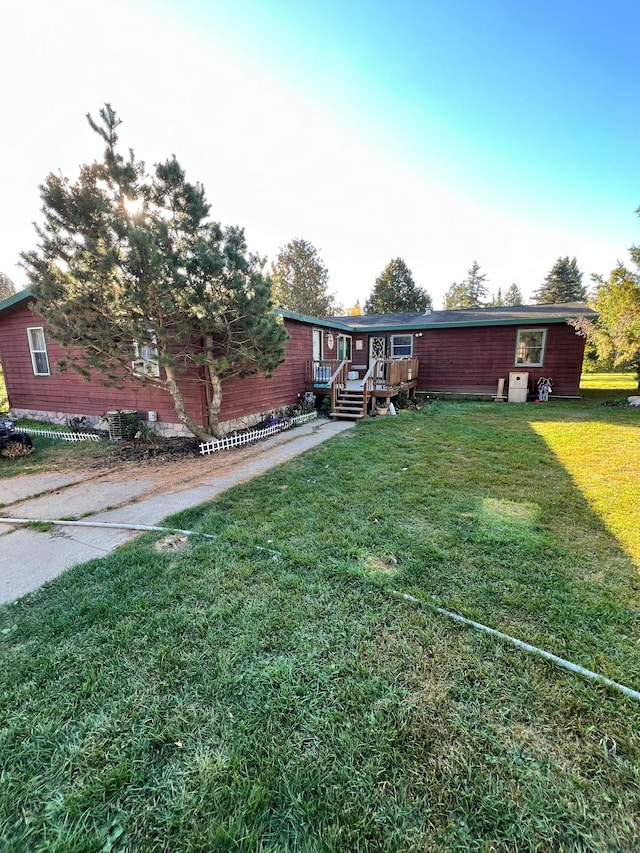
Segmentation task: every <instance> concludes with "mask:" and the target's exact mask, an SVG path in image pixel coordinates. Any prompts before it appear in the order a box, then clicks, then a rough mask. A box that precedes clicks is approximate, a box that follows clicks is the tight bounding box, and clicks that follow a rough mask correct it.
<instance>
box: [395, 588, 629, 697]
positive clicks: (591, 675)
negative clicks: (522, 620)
mask: <svg viewBox="0 0 640 853" xmlns="http://www.w3.org/2000/svg"><path fill="white" fill-rule="evenodd" d="M393 594H394V595H397V596H399V597H400V598H404V600H405V601H410V602H411V603H412V604H425V602H423V601H421V600H420V599H419V598H416V597H415V596H413V595H409V594H408V593H406V592H397V591H396V590H394V591H393ZM426 606H427V607H430V608H433V609H434V610H435V611H436V613H439V614H440V615H441V616H447V617H448V618H449V619H453V620H454V621H455V622H461V623H462V624H463V625H470V626H471V627H472V628H475V629H476V630H478V631H483V632H484V633H485V634H490V635H491V636H492V637H497V638H498V639H499V640H504V641H505V642H507V643H511V645H512V646H515V647H516V648H518V649H522V651H524V652H528V653H529V654H532V655H538V656H539V657H542V658H545V660H549V661H551V662H552V663H555V664H556V666H560V667H562V668H563V669H567V670H569V672H573V673H575V674H576V675H581V676H582V677H583V678H588V679H590V680H591V681H597V682H599V683H600V684H604V685H605V686H606V687H611V688H612V689H613V690H618V691H619V692H620V693H623V694H624V695H625V696H628V697H629V699H635V701H636V702H640V692H639V691H638V690H633V689H632V688H631V687H625V685H624V684H619V683H618V682H617V681H613V680H612V679H611V678H607V677H606V676H605V675H599V673H597V672H593V671H592V670H590V669H585V668H584V667H583V666H580V665H579V664H577V663H572V662H571V661H570V660H565V659H564V658H561V657H558V655H554V654H552V653H551V652H546V651H545V650H544V649H539V648H538V647H537V646H532V645H530V644H529V643H525V642H523V641H522V640H518V639H517V638H516V637H511V636H510V635H509V634H503V633H502V631H496V629H495V628H489V627H488V626H487V625H482V624H481V623H480V622H474V621H473V619H467V618H466V617H465V616H460V614H459V613H453V612H452V611H451V610H445V609H444V607H437V606H435V605H432V604H428V603H427V604H426Z"/></svg>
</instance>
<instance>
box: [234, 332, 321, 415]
mask: <svg viewBox="0 0 640 853" xmlns="http://www.w3.org/2000/svg"><path fill="white" fill-rule="evenodd" d="M284 325H285V328H286V330H287V332H288V333H289V341H288V343H287V351H286V357H285V361H284V362H283V364H281V365H280V366H279V367H277V368H276V369H275V371H274V372H273V375H272V376H271V378H266V377H265V376H263V375H262V374H259V375H257V376H247V377H245V378H244V379H233V380H231V381H229V382H225V383H223V386H222V411H221V414H220V420H221V421H227V420H233V419H235V418H241V417H243V416H244V415H249V414H253V413H256V412H268V411H269V410H271V409H279V408H280V407H281V406H288V405H290V404H291V403H296V402H297V401H298V400H299V399H300V398H301V397H302V396H303V395H304V390H305V388H304V365H305V361H309V360H310V359H311V358H312V354H313V349H312V334H311V330H312V328H313V327H312V326H309V325H307V324H306V323H301V322H299V321H297V320H289V319H285V321H284Z"/></svg>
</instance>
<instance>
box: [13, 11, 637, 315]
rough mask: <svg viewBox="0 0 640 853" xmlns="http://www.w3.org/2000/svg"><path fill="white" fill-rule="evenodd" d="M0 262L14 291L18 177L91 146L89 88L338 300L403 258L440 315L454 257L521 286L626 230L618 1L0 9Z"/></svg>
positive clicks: (626, 66)
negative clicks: (304, 250)
mask: <svg viewBox="0 0 640 853" xmlns="http://www.w3.org/2000/svg"><path fill="white" fill-rule="evenodd" d="M1 8H2V17H1V21H2V26H1V28H0V72H1V74H2V81H3V82H2V134H1V139H2V141H1V143H0V145H1V150H2V157H1V158H0V164H1V165H0V169H1V170H2V171H1V174H0V180H1V183H0V186H1V195H0V271H2V272H5V273H7V274H8V275H9V276H10V277H11V278H12V279H13V280H14V281H15V283H16V284H17V285H19V286H22V285H24V284H25V283H26V280H25V277H24V274H23V272H22V271H21V270H20V269H19V268H18V267H17V263H18V260H19V253H20V251H22V250H25V249H28V248H31V247H33V245H34V243H35V239H36V238H35V233H34V230H33V226H32V222H33V221H34V220H37V219H38V216H39V212H38V211H39V197H38V185H39V183H41V182H42V180H43V178H44V177H45V175H46V174H47V173H48V172H51V171H55V172H57V171H61V172H62V173H63V174H65V175H68V176H70V177H72V176H74V175H75V174H76V171H77V167H78V165H79V164H80V163H82V162H86V161H90V160H92V159H94V158H99V157H100V156H101V154H102V149H101V145H100V140H99V139H98V138H97V137H96V136H95V135H94V134H93V133H92V131H91V130H90V129H89V127H88V125H87V122H86V119H85V117H84V116H85V114H86V113H87V112H91V113H93V114H94V115H95V114H97V112H98V110H99V108H100V106H101V105H102V104H103V103H104V102H105V101H109V102H111V103H112V105H113V106H114V107H115V109H116V110H117V111H118V113H119V114H120V116H121V117H122V118H123V120H124V124H123V126H122V129H121V130H122V133H121V138H122V141H123V143H124V144H125V145H127V146H131V147H133V148H134V149H135V152H136V155H137V156H138V157H139V158H141V159H144V160H145V161H146V162H147V163H148V164H152V163H154V162H156V161H158V160H162V159H165V158H166V157H168V156H169V155H171V154H175V155H176V156H177V158H178V160H179V161H180V162H181V163H182V165H183V166H184V167H185V169H186V171H187V176H188V178H189V179H191V180H194V181H196V180H197V181H200V182H202V183H203V184H204V186H205V188H206V191H207V196H208V199H209V201H210V203H211V206H212V215H213V217H214V218H215V219H217V220H219V221H221V222H223V223H225V224H238V225H242V226H243V227H244V228H245V232H246V236H247V241H248V244H249V248H250V249H251V250H253V251H256V252H259V253H261V254H263V255H266V256H268V257H269V259H273V258H274V257H275V255H276V253H277V251H278V248H279V247H280V246H282V245H284V244H285V243H287V242H288V241H290V240H291V239H293V238H294V237H302V238H304V239H306V240H309V241H310V242H311V243H313V244H314V245H315V246H316V247H317V248H318V250H319V252H320V254H321V256H322V258H323V259H324V262H325V264H326V266H327V267H328V269H329V273H330V289H331V290H333V291H335V292H336V293H337V295H338V298H339V299H340V301H341V302H342V303H343V304H344V305H345V306H348V305H351V304H353V303H354V302H355V300H356V299H360V301H361V302H363V301H364V300H365V299H366V298H367V296H368V295H369V293H370V291H371V288H372V286H373V283H374V281H375V278H376V276H377V275H378V274H379V273H380V272H381V271H382V269H383V268H384V266H385V265H386V263H387V262H388V261H389V260H391V259H392V258H394V257H398V256H400V257H402V258H404V260H405V261H406V262H407V264H408V265H409V267H410V269H411V270H412V271H413V274H414V278H415V280H416V282H417V283H418V284H419V285H420V286H422V287H425V288H426V289H427V290H428V291H429V292H430V293H431V295H432V297H433V298H434V305H435V307H436V308H440V307H442V297H443V294H444V292H445V291H446V290H447V288H448V287H449V286H450V285H451V283H452V282H453V281H460V280H461V279H463V278H464V277H465V275H466V272H467V270H468V269H469V267H470V266H471V263H472V262H473V261H474V260H477V261H478V262H479V264H480V266H481V271H482V272H484V273H486V275H487V278H488V281H489V287H490V289H491V290H492V291H496V290H497V289H498V287H500V288H502V290H503V291H504V290H505V289H506V288H507V287H508V286H509V285H510V284H511V283H513V282H515V283H516V284H518V285H519V286H520V288H521V290H522V291H523V292H524V294H525V296H527V297H528V296H530V295H531V293H532V292H533V291H534V290H535V289H536V288H537V287H538V286H539V285H540V284H541V283H542V281H543V279H544V276H545V275H546V274H547V273H548V271H549V270H550V268H551V266H552V265H553V263H554V261H555V260H556V258H557V257H559V256H564V255H569V256H570V257H573V256H574V255H575V256H576V257H577V259H578V265H579V267H580V269H581V270H582V271H583V272H584V273H585V282H588V279H589V274H590V273H591V272H598V273H603V274H606V273H608V271H609V270H610V269H611V268H612V267H613V266H614V265H615V263H616V261H618V260H622V261H625V260H626V259H627V250H628V248H629V246H631V245H632V244H633V243H640V219H638V217H637V216H636V215H635V210H636V208H637V207H638V206H640V156H639V154H640V147H639V142H638V140H639V139H640V110H639V109H638V93H639V92H640V56H639V55H638V54H639V49H638V44H639V42H638V32H640V3H639V2H638V0H535V2H533V0H531V2H529V1H528V0H422V2H420V0H414V2H410V0H395V2H388V0H384V2H382V0H369V2H364V0H350V2H344V0H341V2H337V0H322V2H315V0H313V2H311V1H310V0H263V2H258V0H233V2H232V0H153V2H152V0H127V2H124V0H21V2H19V3H9V2H7V0H4V2H3V3H2V7H1Z"/></svg>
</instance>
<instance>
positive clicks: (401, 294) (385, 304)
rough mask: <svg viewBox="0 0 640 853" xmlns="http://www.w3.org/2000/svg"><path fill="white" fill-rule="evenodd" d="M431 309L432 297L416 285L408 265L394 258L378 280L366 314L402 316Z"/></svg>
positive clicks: (365, 310) (366, 308)
mask: <svg viewBox="0 0 640 853" xmlns="http://www.w3.org/2000/svg"><path fill="white" fill-rule="evenodd" d="M431 307H432V302H431V297H430V296H429V294H428V293H427V291H426V290H423V289H422V288H421V287H418V286H417V285H416V283H415V282H414V280H413V276H412V274H411V270H410V269H409V267H408V266H407V265H406V263H405V262H404V261H403V260H402V258H394V259H393V260H392V261H389V263H388V264H387V265H386V267H385V268H384V270H383V271H382V273H381V274H380V275H379V276H378V278H377V279H376V282H375V284H374V286H373V290H372V291H371V294H370V296H369V298H368V299H367V301H366V302H365V303H364V313H365V314H402V313H410V312H417V311H426V310H427V309H431Z"/></svg>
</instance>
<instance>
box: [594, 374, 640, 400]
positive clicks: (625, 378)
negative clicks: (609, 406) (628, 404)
mask: <svg viewBox="0 0 640 853" xmlns="http://www.w3.org/2000/svg"><path fill="white" fill-rule="evenodd" d="M580 393H581V394H583V395H584V396H585V397H587V398H589V399H592V400H606V399H611V398H614V399H615V398H619V397H628V396H630V395H632V394H638V393H639V392H638V378H637V377H636V375H635V373H630V372H627V373H583V374H582V378H581V380H580Z"/></svg>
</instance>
